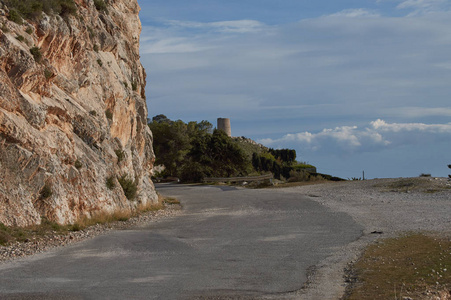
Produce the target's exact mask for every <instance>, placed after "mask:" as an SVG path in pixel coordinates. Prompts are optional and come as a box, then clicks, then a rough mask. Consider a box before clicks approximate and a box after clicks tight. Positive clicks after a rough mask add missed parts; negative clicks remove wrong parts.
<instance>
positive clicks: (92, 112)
mask: <svg viewBox="0 0 451 300" xmlns="http://www.w3.org/2000/svg"><path fill="white" fill-rule="evenodd" d="M89 114H90V115H91V116H94V117H96V116H97V112H96V111H95V110H91V111H90V112H89Z"/></svg>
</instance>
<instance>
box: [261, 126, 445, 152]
mask: <svg viewBox="0 0 451 300" xmlns="http://www.w3.org/2000/svg"><path fill="white" fill-rule="evenodd" d="M450 139H451V123H448V124H423V123H387V122H385V121H384V120H381V119H377V120H375V121H372V122H370V124H369V126H366V127H362V128H359V127H358V126H341V127H336V128H334V129H323V130H322V131H320V132H318V133H311V132H301V133H293V134H286V135H284V136H283V137H281V138H278V139H261V140H259V142H260V143H262V144H264V145H266V146H269V147H275V148H283V147H287V145H289V146H291V147H294V148H300V149H302V150H303V151H304V152H305V151H308V152H321V153H329V154H337V155H347V154H354V153H357V152H372V151H378V150H381V149H387V148H396V147H399V146H407V145H412V146H416V145H422V144H424V143H430V144H433V143H436V144H437V143H440V142H442V141H449V140H450Z"/></svg>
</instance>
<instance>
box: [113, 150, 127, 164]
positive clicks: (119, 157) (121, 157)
mask: <svg viewBox="0 0 451 300" xmlns="http://www.w3.org/2000/svg"><path fill="white" fill-rule="evenodd" d="M114 153H116V156H117V163H120V162H121V161H123V160H124V158H125V152H124V151H122V150H114Z"/></svg>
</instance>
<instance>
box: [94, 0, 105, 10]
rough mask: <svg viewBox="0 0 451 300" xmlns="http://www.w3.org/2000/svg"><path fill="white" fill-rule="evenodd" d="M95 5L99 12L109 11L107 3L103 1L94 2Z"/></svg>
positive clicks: (95, 0)
mask: <svg viewBox="0 0 451 300" xmlns="http://www.w3.org/2000/svg"><path fill="white" fill-rule="evenodd" d="M94 5H95V7H96V9H97V10H101V11H105V10H107V6H106V3H105V1H103V0H94Z"/></svg>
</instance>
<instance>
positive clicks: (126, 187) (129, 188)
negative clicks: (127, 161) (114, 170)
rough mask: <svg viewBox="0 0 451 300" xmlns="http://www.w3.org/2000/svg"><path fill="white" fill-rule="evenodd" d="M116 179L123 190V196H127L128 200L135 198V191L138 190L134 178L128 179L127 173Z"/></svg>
mask: <svg viewBox="0 0 451 300" xmlns="http://www.w3.org/2000/svg"><path fill="white" fill-rule="evenodd" d="M117 181H119V184H120V185H121V187H122V190H123V191H124V194H125V197H127V199H128V200H133V199H135V197H136V192H137V191H138V185H137V183H136V180H133V179H130V178H129V177H128V175H127V174H124V175H122V176H121V177H119V178H118V179H117Z"/></svg>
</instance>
